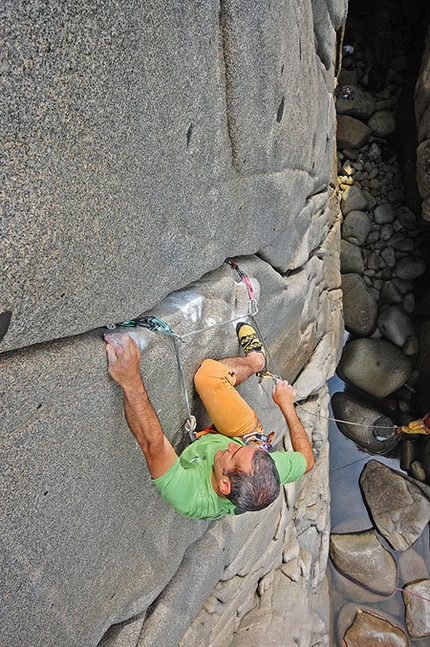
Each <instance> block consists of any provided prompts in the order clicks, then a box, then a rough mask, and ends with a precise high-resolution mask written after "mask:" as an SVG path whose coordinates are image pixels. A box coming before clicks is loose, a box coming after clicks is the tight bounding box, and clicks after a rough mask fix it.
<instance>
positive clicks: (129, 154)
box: [0, 0, 343, 350]
mask: <svg viewBox="0 0 430 647" xmlns="http://www.w3.org/2000/svg"><path fill="white" fill-rule="evenodd" d="M334 4H336V3H334ZM340 5H343V2H342V3H339V6H340ZM25 7H26V5H25V4H24V3H21V2H12V1H11V0H8V1H7V2H6V6H5V15H6V19H5V21H4V25H3V27H4V33H5V36H4V38H5V40H6V42H7V44H8V47H7V50H5V51H7V58H6V63H5V65H6V81H7V83H6V86H5V91H4V93H3V94H2V100H3V102H4V106H5V110H4V113H5V114H6V115H7V119H8V122H7V124H6V128H7V133H8V139H7V142H6V144H5V148H6V150H5V165H6V181H5V183H4V185H3V191H4V195H5V199H4V209H5V219H6V220H5V222H6V229H5V232H4V234H3V236H2V239H1V243H0V244H1V249H0V254H1V257H2V260H3V263H2V266H3V272H4V274H3V276H2V295H1V299H2V306H1V308H0V312H3V311H10V312H11V313H12V318H11V323H10V326H9V329H8V332H7V333H6V335H5V337H4V339H3V341H2V349H3V350H8V349H12V348H15V347H20V346H25V345H28V344H34V343H36V342H40V341H44V340H48V339H53V338H59V337H66V336H68V335H71V334H77V333H80V332H83V331H85V330H88V329H91V328H96V327H98V326H102V325H105V324H106V323H109V322H111V321H123V320H125V319H128V318H130V317H132V316H136V315H137V314H139V313H140V312H142V311H144V310H147V309H148V308H149V307H152V306H153V305H154V304H156V303H157V302H159V301H160V300H161V299H162V298H163V297H165V296H166V294H168V293H169V292H171V291H172V290H174V289H177V288H180V287H183V286H184V285H186V284H187V283H190V282H191V281H193V280H196V279H197V278H199V277H200V276H201V275H202V274H203V273H205V272H207V271H208V270H211V269H214V268H215V267H217V266H219V264H220V263H221V262H222V260H223V259H224V258H225V256H226V255H228V253H229V251H231V250H232V243H231V241H232V240H237V241H238V243H237V245H235V246H234V251H235V253H236V254H250V253H251V254H252V253H254V252H256V251H258V250H260V249H266V248H268V246H271V247H274V248H275V251H276V249H277V247H278V246H279V245H280V247H281V248H282V250H283V254H284V255H285V254H289V255H290V256H291V255H292V254H293V252H294V251H295V248H296V246H297V244H298V242H299V240H300V238H301V237H302V236H303V233H304V229H305V226H304V227H302V226H301V225H300V223H297V225H293V222H294V220H295V219H296V218H297V216H298V214H299V213H300V211H301V210H302V208H303V207H304V205H305V203H306V200H307V198H308V196H310V195H312V193H313V192H314V191H315V192H316V191H319V190H320V189H321V188H323V187H324V186H326V185H327V183H328V181H329V180H330V176H331V167H332V150H333V141H334V105H333V98H332V87H333V72H331V73H328V72H327V71H324V73H323V72H322V70H321V67H320V63H319V60H318V57H317V56H316V53H315V46H314V24H313V14H312V7H311V5H310V3H307V4H306V5H305V6H304V7H301V8H300V11H299V10H298V9H297V7H296V5H295V4H294V3H288V2H283V1H281V0H278V1H277V2H275V3H272V4H270V5H266V4H263V5H262V4H261V3H259V2H255V1H253V2H248V3H238V2H236V1H235V0H227V1H226V2H223V3H222V6H221V11H220V7H219V5H217V4H214V3H212V2H210V1H209V0H205V1H204V2H201V3H199V4H198V6H194V5H190V4H187V3H186V4H185V5H184V6H182V5H181V6H179V5H178V4H177V3H175V2H172V1H170V0H169V2H167V4H166V3H164V4H163V5H160V4H159V3H158V2H155V1H154V0H150V1H149V2H145V4H144V5H142V3H140V2H138V1H137V0H127V2H126V3H125V4H110V5H109V7H105V6H104V5H103V7H102V5H98V4H97V5H95V6H93V5H92V4H89V3H88V2H87V1H86V0H82V2H79V3H78V4H76V5H74V6H73V8H71V7H69V6H68V5H67V4H64V3H59V4H57V5H56V6H55V7H53V8H50V9H48V7H45V6H40V7H39V10H38V11H37V12H36V11H34V12H30V13H27V11H26V8H25ZM326 14H327V10H326ZM327 20H330V18H329V16H328V14H327ZM327 28H330V29H332V27H331V25H330V23H329V24H328V25H327ZM332 30H333V29H332ZM333 34H334V31H333ZM304 79H306V81H304ZM309 96H313V97H314V98H315V100H313V101H310V100H309ZM6 106H7V108H6ZM18 115H19V118H18ZM322 124H324V127H322ZM249 222H252V223H253V224H252V226H248V223H249ZM245 223H246V224H245ZM296 228H297V233H295V230H296ZM284 234H287V236H286V237H284ZM281 240H283V242H282V243H281ZM142 241H145V243H144V244H142ZM202 249H204V250H205V253H204V254H201V253H200V251H201V250H202ZM77 277H79V280H77ZM94 294H96V295H97V298H96V299H94V298H93V295H94Z"/></svg>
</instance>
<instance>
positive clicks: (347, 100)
mask: <svg viewBox="0 0 430 647" xmlns="http://www.w3.org/2000/svg"><path fill="white" fill-rule="evenodd" d="M347 87H348V89H349V92H344V93H342V86H341V87H340V88H339V90H340V91H339V92H338V96H337V99H336V112H337V114H338V115H349V116H350V117H357V118H358V119H368V117H370V116H371V115H372V114H373V113H374V112H375V109H376V102H375V99H374V98H373V96H372V95H371V94H370V92H366V91H365V90H363V89H362V88H360V87H359V86H357V85H353V84H347Z"/></svg>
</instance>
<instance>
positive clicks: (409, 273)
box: [396, 256, 427, 281]
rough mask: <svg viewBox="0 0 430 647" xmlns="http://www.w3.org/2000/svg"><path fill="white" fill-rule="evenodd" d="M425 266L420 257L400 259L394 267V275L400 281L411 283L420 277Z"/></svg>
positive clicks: (423, 260)
mask: <svg viewBox="0 0 430 647" xmlns="http://www.w3.org/2000/svg"><path fill="white" fill-rule="evenodd" d="M426 267H427V264H426V262H425V259H424V258H421V257H420V256H407V257H406V258H402V259H401V260H400V261H399V262H398V263H397V265H396V274H397V276H398V277H399V278H401V279H406V280H407V281H412V280H413V279H417V278H418V277H419V276H422V275H423V274H424V272H425V271H426Z"/></svg>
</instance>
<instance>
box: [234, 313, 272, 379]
mask: <svg viewBox="0 0 430 647" xmlns="http://www.w3.org/2000/svg"><path fill="white" fill-rule="evenodd" d="M236 335H237V338H238V340H239V344H240V345H241V346H242V348H243V352H244V353H245V355H249V353H262V354H263V356H264V366H263V369H262V370H261V371H259V372H258V373H256V375H257V377H258V378H260V380H262V379H263V377H265V375H266V374H267V355H266V351H265V350H264V346H263V342H262V341H261V340H260V339H259V337H258V335H257V333H256V332H255V330H254V328H253V327H252V326H250V325H249V324H247V323H243V321H240V322H239V323H238V324H237V326H236Z"/></svg>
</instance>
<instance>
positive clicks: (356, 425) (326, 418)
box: [296, 402, 394, 430]
mask: <svg viewBox="0 0 430 647" xmlns="http://www.w3.org/2000/svg"><path fill="white" fill-rule="evenodd" d="M296 405H297V406H298V407H300V408H301V409H303V411H305V412H306V413H308V414H309V415H310V416H315V417H316V418H321V419H322V420H331V421H332V422H343V423H344V424H346V425H354V426H355V427H365V426H366V425H364V424H363V423H362V422H351V421H349V420H341V419H340V418H332V417H331V416H323V415H322V414H321V413H313V412H312V411H308V410H307V409H305V408H304V406H303V405H302V404H300V402H296ZM377 429H391V430H392V429H394V425H391V426H390V427H388V426H385V425H378V426H377Z"/></svg>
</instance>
